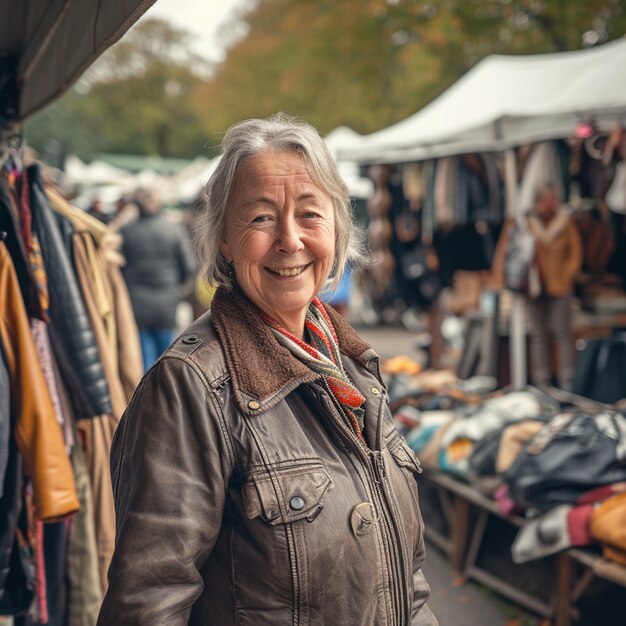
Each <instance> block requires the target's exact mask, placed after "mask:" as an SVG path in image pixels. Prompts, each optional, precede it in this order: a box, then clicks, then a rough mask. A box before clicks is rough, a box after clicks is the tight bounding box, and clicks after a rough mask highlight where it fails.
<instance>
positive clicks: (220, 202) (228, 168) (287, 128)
mask: <svg viewBox="0 0 626 626" xmlns="http://www.w3.org/2000/svg"><path fill="white" fill-rule="evenodd" d="M221 147H222V157H221V159H220V162H219V164H218V166H217V168H216V169H215V171H214V172H213V174H212V175H211V177H210V178H209V182H208V183H207V184H206V187H205V197H204V207H203V211H202V214H201V216H200V217H199V219H198V221H197V223H196V228H195V239H196V249H197V253H198V257H199V259H200V262H201V264H202V267H201V272H202V274H203V275H204V277H205V278H206V279H207V280H208V281H209V283H212V284H217V285H222V286H224V287H227V288H230V287H232V276H231V273H232V270H231V272H229V269H230V268H229V265H228V262H227V261H226V259H225V258H224V256H223V254H222V253H221V251H220V243H221V241H222V239H223V237H224V232H225V229H226V216H227V208H228V200H229V198H230V195H231V193H232V186H233V182H234V180H235V174H236V172H237V168H238V167H239V166H240V164H241V163H242V162H243V161H244V160H245V159H247V158H248V157H251V156H253V155H255V154H258V153H260V152H263V151H266V150H269V151H279V150H292V151H293V152H296V153H297V154H299V155H300V157H301V158H302V159H303V160H304V163H305V165H306V167H307V170H309V174H310V176H311V177H312V178H313V179H314V180H315V181H316V183H317V184H319V186H320V187H321V188H322V189H324V190H325V191H326V192H327V193H328V194H329V195H330V197H331V198H332V202H333V206H334V209H335V259H334V263H333V270H332V272H331V281H330V286H331V287H336V286H337V285H338V284H339V281H340V280H341V276H342V274H343V271H344V267H345V265H346V263H350V264H353V265H356V264H358V263H360V262H361V261H362V259H363V256H364V252H363V245H362V242H363V236H362V234H361V232H360V231H359V230H358V229H357V228H356V226H355V225H354V223H353V217H352V205H351V203H350V195H349V193H348V188H347V186H346V184H345V183H344V181H343V180H342V178H341V177H340V176H339V172H338V171H337V166H336V165H335V162H334V160H333V158H332V156H331V154H330V152H329V150H328V148H327V147H326V143H325V142H324V140H323V139H322V138H321V137H320V135H319V133H318V132H317V130H316V129H315V128H313V127H312V126H311V125H309V124H307V123H306V122H304V121H303V120H299V119H296V118H292V117H290V116H288V115H285V114H283V113H278V114H276V115H273V116H272V117H269V118H267V119H253V120H245V121H243V122H238V123H237V124H234V125H233V126H231V127H230V128H229V129H228V131H226V134H225V135H224V139H223V140H222V145H221Z"/></svg>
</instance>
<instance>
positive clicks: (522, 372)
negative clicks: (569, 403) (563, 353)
mask: <svg viewBox="0 0 626 626" xmlns="http://www.w3.org/2000/svg"><path fill="white" fill-rule="evenodd" d="M504 172H505V180H506V212H507V217H509V218H514V219H515V220H517V221H521V220H522V215H521V213H520V207H519V206H518V202H517V162H516V155H515V150H514V149H513V148H509V149H508V150H507V151H506V152H505V155H504ZM509 352H510V359H511V384H512V386H513V388H514V389H522V388H523V387H525V386H526V383H527V382H528V381H527V378H526V373H527V371H528V366H527V363H526V302H525V299H524V296H523V295H522V294H519V293H514V294H513V305H512V307H511V322H510V329H509Z"/></svg>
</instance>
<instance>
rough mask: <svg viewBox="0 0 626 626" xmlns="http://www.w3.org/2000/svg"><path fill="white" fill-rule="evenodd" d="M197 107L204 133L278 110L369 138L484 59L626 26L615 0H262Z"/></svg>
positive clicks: (605, 35) (577, 43) (585, 39)
mask: <svg viewBox="0 0 626 626" xmlns="http://www.w3.org/2000/svg"><path fill="white" fill-rule="evenodd" d="M245 19H246V21H247V23H248V36H247V37H246V38H245V39H243V40H241V41H240V42H239V43H237V44H236V45H234V47H233V48H232V49H231V50H230V52H229V54H228V56H227V58H226V60H225V61H224V63H222V64H221V65H220V66H219V67H218V68H217V70H216V72H215V75H214V76H213V78H212V79H211V80H210V81H208V82H206V83H203V84H200V85H198V88H197V90H196V91H195V94H194V96H193V102H194V106H195V107H196V108H197V109H200V108H201V109H202V110H203V111H204V117H203V122H204V124H205V129H206V132H207V134H209V135H211V136H218V134H219V132H221V131H223V130H224V129H225V128H227V127H228V126H229V125H230V124H231V123H233V122H234V121H236V120H238V119H243V118H246V117H252V116H264V115H268V114H270V113H272V112H274V111H277V110H286V111H288V112H290V113H292V114H296V115H301V116H303V117H305V118H306V119H308V120H310V121H311V122H313V123H314V124H316V125H317V126H318V127H319V128H320V129H321V130H322V131H324V132H326V131H330V130H332V128H334V127H336V126H337V125H339V124H348V125H349V126H351V127H353V128H354V129H355V130H357V131H360V132H371V131H374V130H377V129H379V128H381V127H384V126H386V125H388V124H390V123H393V122H395V121H397V120H399V119H402V118H403V117H406V116H407V115H409V114H411V113H413V112H415V111H416V110H418V109H419V108H421V107H422V106H424V105H425V104H426V103H427V102H428V101H430V100H432V99H433V98H434V97H435V96H437V95H438V94H439V93H441V92H442V91H443V90H444V89H445V88H447V87H448V86H449V85H450V84H452V83H453V82H454V81H455V80H457V79H458V78H459V77H460V76H461V75H462V74H463V73H464V72H466V71H467V70H468V69H470V68H471V67H472V65H474V64H475V63H476V62H478V61H479V60H480V59H481V58H483V57H485V56H486V55H488V54H491V53H506V54H519V53H532V52H554V51H559V50H568V49H575V48H580V47H581V46H582V45H585V44H595V43H601V42H603V41H606V40H608V39H612V38H615V37H617V36H621V35H622V34H623V33H624V31H626V13H625V12H624V9H623V8H622V2H621V1H620V0H551V1H548V0H480V1H479V0H441V1H440V2H434V1H424V0H422V1H408V0H342V2H334V1H332V0H261V1H260V2H259V4H258V6H257V8H256V9H255V10H254V11H252V12H250V13H249V14H248V15H247V16H246V17H245Z"/></svg>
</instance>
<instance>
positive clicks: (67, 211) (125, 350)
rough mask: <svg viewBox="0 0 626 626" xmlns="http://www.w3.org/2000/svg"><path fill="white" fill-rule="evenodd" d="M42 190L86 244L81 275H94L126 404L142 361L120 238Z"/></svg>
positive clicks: (139, 377) (57, 196) (83, 285)
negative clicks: (123, 269) (124, 273)
mask: <svg viewBox="0 0 626 626" xmlns="http://www.w3.org/2000/svg"><path fill="white" fill-rule="evenodd" d="M46 193H47V195H48V198H49V200H50V205H51V207H52V209H53V210H54V211H55V212H56V213H57V215H58V216H64V217H65V218H67V219H68V220H69V221H70V222H71V223H72V225H73V228H74V230H75V232H76V236H77V237H78V238H80V239H82V240H83V242H84V244H85V246H87V249H86V250H85V254H86V257H87V260H88V265H84V267H85V273H84V277H87V276H89V275H90V274H93V276H94V277H97V278H95V279H94V280H97V283H94V285H93V289H94V290H95V298H96V301H97V302H98V303H99V304H98V308H99V310H100V311H101V315H102V316H103V319H105V320H106V322H105V324H106V328H107V336H108V344H109V347H110V349H111V354H112V358H113V361H114V363H115V364H116V369H117V372H118V376H119V379H120V381H121V384H122V387H123V389H124V397H125V402H126V403H128V402H129V401H130V398H131V397H132V394H133V392H134V390H135V388H136V386H137V384H138V383H139V380H140V379H141V376H142V375H143V360H142V357H141V347H140V343H139V331H138V330H137V324H136V323H135V317H134V313H133V309H132V305H131V302H130V297H129V294H128V289H127V287H126V282H125V281H124V277H123V276H122V273H121V271H120V267H121V266H122V265H123V264H124V257H123V256H122V255H121V254H120V253H119V252H118V248H119V246H120V244H121V238H120V236H119V235H118V234H116V233H114V232H111V231H110V230H109V229H108V228H107V227H106V226H104V224H102V223H101V222H99V221H98V220H96V219H95V218H93V217H91V216H90V215H88V214H86V213H85V212H84V211H81V210H80V209H77V208H76V207H73V206H71V205H70V204H69V203H68V202H67V201H66V200H65V199H64V198H63V197H62V196H61V195H60V194H59V193H58V192H57V191H55V190H54V189H52V188H51V187H47V188H46ZM90 242H92V243H90ZM72 253H74V243H72ZM81 289H83V291H84V290H85V289H86V284H85V282H84V281H83V282H81ZM109 310H110V315H109ZM107 378H108V375H107ZM114 412H115V410H114Z"/></svg>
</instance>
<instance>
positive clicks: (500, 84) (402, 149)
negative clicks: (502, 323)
mask: <svg viewBox="0 0 626 626" xmlns="http://www.w3.org/2000/svg"><path fill="white" fill-rule="evenodd" d="M581 123H592V124H593V126H594V128H595V129H597V130H610V129H612V128H614V127H615V126H616V125H622V126H625V125H626V38H621V39H618V40H616V41H613V42H611V43H608V44H605V45H603V46H598V47H597V48H591V49H587V50H578V51H574V52H560V53H554V54H540V55H531V56H499V55H494V56H490V57H487V58H486V59H484V60H483V61H481V62H480V63H478V64H477V65H476V67H474V68H473V69H472V70H470V71H469V72H468V73H467V74H466V75H465V76H463V77H462V78H461V79H460V80H458V81H457V82H456V83H455V84H454V85H452V87H450V88H449V89H447V90H446V91H445V92H444V93H443V94H442V95H441V96H439V97H438V98H436V99H435V100H434V101H433V102H431V103H430V104H429V105H428V106H426V107H425V108H424V109H422V110H421V111H419V112H417V113H415V114H414V115H412V116H411V117H409V118H407V119H405V120H403V121H401V122H398V123H397V124H394V125H392V126H389V127H388V128H385V129H383V130H381V131H378V132H376V133H372V134H370V135H366V136H364V137H362V138H361V140H360V141H359V142H358V144H355V145H354V146H347V147H345V148H340V149H339V151H338V157H339V158H340V159H346V160H354V161H357V162H360V163H406V162H411V161H418V160H423V159H429V158H435V157H441V156H448V155H455V154H464V153H468V152H485V151H495V150H506V151H507V152H506V160H505V169H506V180H507V210H508V213H509V214H510V215H511V214H516V213H517V210H516V208H517V207H516V196H517V190H516V183H515V179H516V177H515V169H516V166H515V153H514V151H513V150H511V149H510V148H512V147H513V146H516V145H521V144H526V143H532V142H537V141H545V140H549V139H557V138H563V137H569V136H572V135H573V134H574V133H575V130H576V127H577V126H578V125H579V124H581ZM524 326H525V324H524V298H523V296H520V295H519V294H515V297H514V304H513V309H512V312H511V373H512V382H513V385H514V386H515V387H518V388H519V387H522V386H524V385H525V384H526V371H527V367H526V346H525V334H524Z"/></svg>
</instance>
